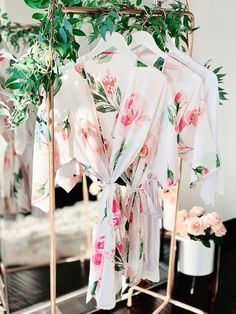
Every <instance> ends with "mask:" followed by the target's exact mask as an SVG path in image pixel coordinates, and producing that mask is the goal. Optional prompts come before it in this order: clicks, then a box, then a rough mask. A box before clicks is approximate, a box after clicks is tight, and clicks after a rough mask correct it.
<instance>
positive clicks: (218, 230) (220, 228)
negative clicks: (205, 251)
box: [212, 223, 227, 237]
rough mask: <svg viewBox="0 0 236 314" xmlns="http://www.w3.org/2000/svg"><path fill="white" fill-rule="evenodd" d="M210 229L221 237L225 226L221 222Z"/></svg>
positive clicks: (224, 231)
mask: <svg viewBox="0 0 236 314" xmlns="http://www.w3.org/2000/svg"><path fill="white" fill-rule="evenodd" d="M212 231H213V232H214V233H215V235H216V237H222V236H224V235H225V234H226V232H227V231H226V228H225V226H224V225H223V224H222V223H219V224H217V225H215V226H214V227H212Z"/></svg>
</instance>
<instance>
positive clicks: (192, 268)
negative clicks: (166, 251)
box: [178, 238, 215, 276]
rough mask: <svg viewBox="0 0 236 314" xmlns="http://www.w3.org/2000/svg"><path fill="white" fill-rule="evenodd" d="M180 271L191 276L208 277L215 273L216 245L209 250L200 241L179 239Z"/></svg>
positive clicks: (212, 243)
mask: <svg viewBox="0 0 236 314" xmlns="http://www.w3.org/2000/svg"><path fill="white" fill-rule="evenodd" d="M179 240H180V241H179V256H178V271H179V272H181V273H183V274H185V275H189V276H206V275H209V274H211V273H212V272H213V271H214V255H215V254H214V253H215V243H214V242H213V241H212V240H211V241H210V243H211V247H210V248H208V247H206V246H204V245H203V244H202V242H200V241H194V240H188V239H183V238H180V239H179Z"/></svg>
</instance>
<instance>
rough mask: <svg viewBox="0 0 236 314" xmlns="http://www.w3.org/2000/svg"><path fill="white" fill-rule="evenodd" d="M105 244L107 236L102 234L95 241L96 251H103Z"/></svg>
mask: <svg viewBox="0 0 236 314" xmlns="http://www.w3.org/2000/svg"><path fill="white" fill-rule="evenodd" d="M104 246H105V236H101V237H100V238H99V239H98V240H97V241H96V242H95V250H96V252H103V250H104Z"/></svg>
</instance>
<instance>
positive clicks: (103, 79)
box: [33, 53, 176, 309]
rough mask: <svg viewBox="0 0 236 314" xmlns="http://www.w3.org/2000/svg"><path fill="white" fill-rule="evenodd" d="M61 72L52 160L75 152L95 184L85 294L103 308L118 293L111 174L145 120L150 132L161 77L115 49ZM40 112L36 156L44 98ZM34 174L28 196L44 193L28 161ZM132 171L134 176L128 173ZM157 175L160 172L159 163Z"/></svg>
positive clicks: (43, 139) (122, 167)
mask: <svg viewBox="0 0 236 314" xmlns="http://www.w3.org/2000/svg"><path fill="white" fill-rule="evenodd" d="M62 80H63V83H62V88H61V90H60V91H59V93H58V94H57V95H56V98H55V122H56V127H55V130H56V134H55V139H56V148H57V150H56V164H57V168H58V169H60V168H61V167H63V165H67V166H68V163H69V162H71V160H75V161H76V162H79V164H80V166H81V167H82V168H83V170H84V171H86V173H87V174H92V175H93V176H95V177H97V178H98V179H99V180H100V181H101V182H102V184H103V191H102V194H101V199H100V201H99V208H98V223H97V227H96V229H95V230H94V237H93V253H92V257H91V264H90V278H89V288H88V296H87V300H90V299H91V297H95V298H96V301H97V305H98V307H99V308H103V309H111V308H113V307H114V306H115V303H116V300H118V299H119V298H120V297H121V294H122V273H123V272H124V244H123V236H124V208H123V207H122V198H121V192H120V188H119V186H118V185H117V184H116V181H117V179H118V178H119V177H120V176H122V174H123V173H124V172H125V171H126V170H127V169H128V167H129V166H130V165H131V164H132V163H133V162H134V161H135V159H136V158H137V157H138V156H140V154H141V155H142V154H145V152H144V150H145V146H144V144H145V143H146V144H147V142H148V141H150V140H151V139H152V136H151V135H152V134H151V133H152V127H153V125H155V128H156V130H157V133H158V128H159V127H160V126H161V124H162V119H163V117H164V116H165V117H167V106H168V105H169V98H168V97H169V95H167V94H166V89H167V85H168V83H167V81H166V79H165V77H164V76H163V74H162V73H161V72H160V71H158V70H157V69H156V68H155V67H152V66H146V65H143V64H142V63H140V62H139V61H138V60H137V58H136V57H130V56H126V55H122V54H119V53H117V54H115V55H114V56H113V57H112V59H111V60H110V61H108V62H105V63H101V62H100V60H99V58H97V59H96V60H85V61H83V62H82V63H81V64H77V65H76V67H75V69H69V70H66V71H65V72H64V75H63V78H62ZM157 84H158V88H157ZM40 119H41V121H42V123H39V124H38V125H37V132H36V133H37V143H36V144H35V158H36V159H37V154H40V153H41V154H42V150H44V149H45V147H47V145H48V140H49V136H48V134H47V129H46V128H45V105H42V108H41V109H40ZM154 123H155V124H154ZM65 134H66V136H65ZM148 136H150V137H148ZM153 136H154V137H155V136H156V134H155V132H154V134H153ZM155 141H157V139H154V142H155ZM175 143H176V142H175ZM157 145H158V141H157V143H156V144H155V145H154V146H152V145H151V146H150V147H149V148H150V149H153V152H152V153H151V156H155V155H156V147H157ZM175 147H176V144H175ZM38 160H39V159H38ZM141 168H142V167H141ZM39 172H40V173H39ZM34 174H35V175H34V177H35V180H34V187H35V188H34V192H36V193H34V194H33V198H34V200H35V201H37V199H39V198H43V197H44V196H45V195H47V194H48V180H47V174H46V173H45V174H44V175H43V173H42V169H40V170H39V168H37V167H35V169H34ZM133 177H134V180H135V173H134V175H133ZM164 177H165V180H167V173H166V171H165V173H164ZM37 179H38V181H37ZM159 179H160V181H164V179H163V180H162V178H159ZM139 180H140V178H138V179H137V185H138V181H139ZM39 192H40V193H39Z"/></svg>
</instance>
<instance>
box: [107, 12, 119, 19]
mask: <svg viewBox="0 0 236 314" xmlns="http://www.w3.org/2000/svg"><path fill="white" fill-rule="evenodd" d="M109 16H110V17H113V18H114V19H117V18H118V17H119V15H118V14H117V13H116V12H115V11H111V12H110V13H109Z"/></svg>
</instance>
